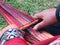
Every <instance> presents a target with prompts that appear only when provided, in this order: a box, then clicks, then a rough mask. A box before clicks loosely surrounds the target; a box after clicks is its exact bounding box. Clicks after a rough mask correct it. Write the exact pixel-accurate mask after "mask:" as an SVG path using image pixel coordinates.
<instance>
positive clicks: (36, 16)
mask: <svg viewBox="0 0 60 45" xmlns="http://www.w3.org/2000/svg"><path fill="white" fill-rule="evenodd" d="M33 17H34V18H42V14H41V13H37V14H35V15H34V16H33Z"/></svg>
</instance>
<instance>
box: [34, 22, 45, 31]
mask: <svg viewBox="0 0 60 45" xmlns="http://www.w3.org/2000/svg"><path fill="white" fill-rule="evenodd" d="M44 23H45V22H44V21H41V22H39V23H38V24H36V25H35V26H34V27H33V29H35V30H38V29H41V28H43V27H45V24H44Z"/></svg>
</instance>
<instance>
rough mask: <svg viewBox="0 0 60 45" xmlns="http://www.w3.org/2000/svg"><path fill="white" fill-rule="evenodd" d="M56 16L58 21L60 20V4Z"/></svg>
mask: <svg viewBox="0 0 60 45" xmlns="http://www.w3.org/2000/svg"><path fill="white" fill-rule="evenodd" d="M56 18H57V20H58V22H60V4H59V5H58V6H57V9H56Z"/></svg>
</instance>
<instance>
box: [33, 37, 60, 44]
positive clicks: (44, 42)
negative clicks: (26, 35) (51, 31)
mask: <svg viewBox="0 0 60 45" xmlns="http://www.w3.org/2000/svg"><path fill="white" fill-rule="evenodd" d="M59 37H60V36H55V37H53V38H50V39H47V40H44V41H39V42H36V43H35V44H33V45H48V44H49V43H50V42H52V41H54V40H55V39H57V38H59Z"/></svg>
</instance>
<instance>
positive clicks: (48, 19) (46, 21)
mask: <svg viewBox="0 0 60 45" xmlns="http://www.w3.org/2000/svg"><path fill="white" fill-rule="evenodd" d="M34 18H38V19H39V18H40V19H43V20H42V21H41V22H39V23H38V24H36V25H35V26H34V29H35V30H38V29H41V28H44V27H46V26H49V25H51V24H54V23H56V22H57V19H56V9H55V8H52V9H47V10H44V11H42V12H40V13H37V14H35V15H34Z"/></svg>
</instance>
